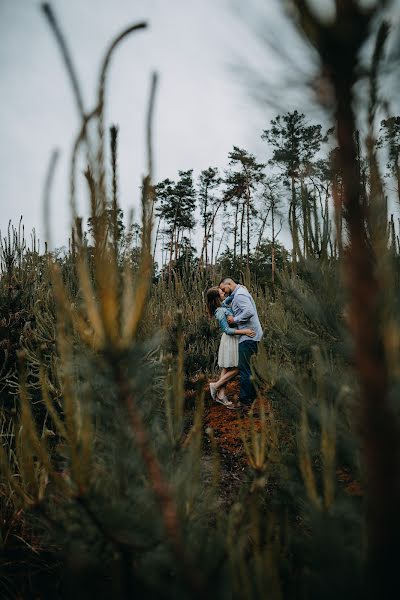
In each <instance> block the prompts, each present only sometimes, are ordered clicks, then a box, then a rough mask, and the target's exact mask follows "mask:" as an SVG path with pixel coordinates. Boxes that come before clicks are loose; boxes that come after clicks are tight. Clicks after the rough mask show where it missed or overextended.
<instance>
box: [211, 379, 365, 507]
mask: <svg viewBox="0 0 400 600" xmlns="http://www.w3.org/2000/svg"><path fill="white" fill-rule="evenodd" d="M239 388H240V384H239V381H238V380H236V381H233V382H229V383H228V385H227V387H226V393H227V396H228V398H229V399H230V400H231V401H233V402H237V401H238V398H239ZM262 396H263V397H262V398H261V399H260V398H259V399H257V401H256V402H255V404H254V406H253V410H252V411H249V412H246V413H243V412H242V411H240V410H230V409H227V408H225V407H224V406H223V405H222V404H220V403H218V402H215V401H213V400H212V399H211V396H210V394H209V391H208V385H207V388H206V406H205V422H204V425H205V427H206V428H207V427H210V428H212V430H213V433H214V438H215V441H216V445H217V447H218V451H219V456H220V461H221V467H222V468H221V478H222V479H221V484H222V489H223V492H222V493H223V496H225V498H226V500H228V498H232V497H234V496H235V494H236V492H237V491H238V490H239V489H240V487H241V486H242V484H243V483H244V482H245V480H246V478H247V477H248V465H249V459H248V456H247V454H246V451H245V448H244V442H243V438H244V437H245V438H247V439H248V440H249V439H250V437H251V432H252V431H254V432H257V431H258V432H259V431H260V430H261V417H260V402H263V403H264V409H265V416H266V419H267V427H268V424H269V423H270V422H271V418H272V420H273V421H274V423H275V425H276V428H277V433H278V436H279V440H278V444H282V443H284V444H290V443H293V431H291V430H290V428H289V427H288V425H287V424H285V423H282V422H281V421H280V420H279V415H277V414H276V411H275V410H274V408H273V402H272V401H271V400H270V398H269V396H270V397H272V396H273V392H272V391H271V392H268V390H265V392H264V393H263V394H262ZM268 422H269V423H268ZM246 473H247V476H246ZM336 480H337V483H338V485H340V486H341V487H342V488H343V489H344V491H345V493H346V494H347V495H349V496H362V495H363V490H362V487H361V485H360V483H359V482H358V481H357V480H355V479H354V478H353V477H352V475H351V473H350V472H349V471H348V469H346V468H345V467H342V466H339V465H338V466H337V469H336Z"/></svg>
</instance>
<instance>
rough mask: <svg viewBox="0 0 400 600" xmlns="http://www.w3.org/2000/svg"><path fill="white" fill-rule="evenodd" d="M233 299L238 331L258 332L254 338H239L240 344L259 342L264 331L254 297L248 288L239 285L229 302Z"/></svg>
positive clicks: (242, 336) (232, 305)
mask: <svg viewBox="0 0 400 600" xmlns="http://www.w3.org/2000/svg"><path fill="white" fill-rule="evenodd" d="M231 298H232V303H231V307H232V311H233V320H234V322H235V323H236V324H237V326H238V329H253V330H254V331H255V332H256V335H255V336H254V337H250V336H248V335H241V336H240V337H239V344H240V343H241V342H245V341H253V342H259V341H260V340H261V338H262V335H263V330H262V327H261V323H260V319H259V318H258V313H257V308H256V305H255V302H254V300H253V297H252V295H251V294H250V292H249V291H248V290H247V289H246V288H244V287H243V286H241V285H238V286H237V288H236V289H235V291H234V292H233V293H232V294H231V295H230V296H229V297H228V298H227V300H230V299H231Z"/></svg>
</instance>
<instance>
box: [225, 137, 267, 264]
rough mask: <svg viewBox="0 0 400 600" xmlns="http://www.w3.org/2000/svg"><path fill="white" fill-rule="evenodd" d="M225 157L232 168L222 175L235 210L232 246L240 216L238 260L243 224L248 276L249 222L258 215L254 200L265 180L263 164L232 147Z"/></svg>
mask: <svg viewBox="0 0 400 600" xmlns="http://www.w3.org/2000/svg"><path fill="white" fill-rule="evenodd" d="M228 157H229V164H230V166H231V168H230V169H229V170H228V171H227V172H226V175H225V185H226V191H225V198H226V199H229V200H230V202H232V204H233V206H234V208H235V225H234V235H235V241H234V246H236V240H237V228H238V219H239V216H240V238H239V244H240V261H241V263H242V264H243V256H244V247H245V246H244V244H245V237H244V227H245V224H246V226H247V227H246V229H247V235H246V250H247V252H246V268H247V272H248V273H249V271H250V248H251V235H250V223H251V217H254V216H256V214H257V209H256V204H255V201H256V195H257V192H258V191H259V186H260V184H261V182H262V181H263V180H264V177H265V175H264V172H263V169H264V167H265V165H264V164H261V163H258V162H257V161H256V158H255V156H254V155H253V154H250V153H249V152H247V151H246V150H243V149H242V148H238V147H237V146H234V147H233V150H232V151H231V152H230V153H229V155H228Z"/></svg>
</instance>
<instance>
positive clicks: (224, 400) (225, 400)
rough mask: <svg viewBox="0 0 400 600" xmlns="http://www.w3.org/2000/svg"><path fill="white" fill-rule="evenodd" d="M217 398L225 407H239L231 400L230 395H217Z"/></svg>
mask: <svg viewBox="0 0 400 600" xmlns="http://www.w3.org/2000/svg"><path fill="white" fill-rule="evenodd" d="M215 400H216V401H217V402H219V403H220V404H223V405H224V406H225V408H229V410H234V409H235V408H237V406H236V404H233V402H231V401H230V400H229V398H228V396H222V398H220V397H219V396H217V397H216V398H215Z"/></svg>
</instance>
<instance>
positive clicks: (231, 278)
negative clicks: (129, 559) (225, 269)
mask: <svg viewBox="0 0 400 600" xmlns="http://www.w3.org/2000/svg"><path fill="white" fill-rule="evenodd" d="M225 281H233V283H236V284H237V281H235V280H234V279H233V277H223V278H222V279H221V281H220V282H219V284H218V285H221V283H225Z"/></svg>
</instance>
